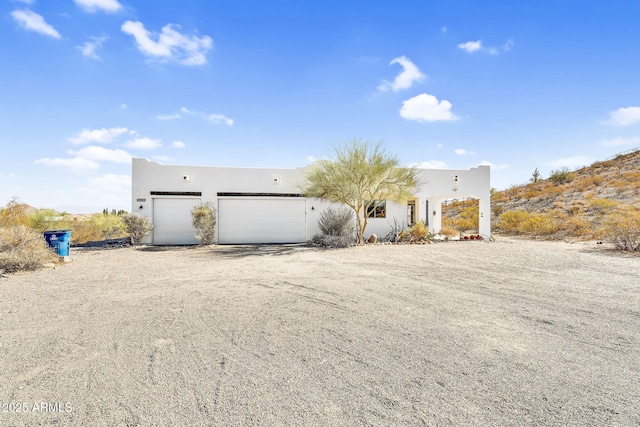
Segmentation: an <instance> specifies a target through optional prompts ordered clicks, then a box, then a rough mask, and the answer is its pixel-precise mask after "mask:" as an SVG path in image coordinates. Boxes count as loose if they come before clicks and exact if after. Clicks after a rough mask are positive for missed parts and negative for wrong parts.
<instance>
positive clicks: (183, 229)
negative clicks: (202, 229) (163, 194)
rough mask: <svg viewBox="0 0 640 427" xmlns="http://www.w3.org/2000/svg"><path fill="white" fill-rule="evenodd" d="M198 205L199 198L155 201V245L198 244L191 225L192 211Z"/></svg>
mask: <svg viewBox="0 0 640 427" xmlns="http://www.w3.org/2000/svg"><path fill="white" fill-rule="evenodd" d="M198 203H200V199H198V198H184V197H181V198H175V199H153V231H152V233H153V244H154V245H191V244H194V243H198V240H197V239H196V230H195V229H194V228H193V226H192V225H191V209H193V207H194V206H195V205H197V204H198Z"/></svg>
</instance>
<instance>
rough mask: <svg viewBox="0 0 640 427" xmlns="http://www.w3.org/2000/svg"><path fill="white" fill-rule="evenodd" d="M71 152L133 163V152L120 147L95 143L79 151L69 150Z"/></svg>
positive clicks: (89, 157) (88, 156) (100, 158)
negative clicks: (109, 146) (102, 145)
mask: <svg viewBox="0 0 640 427" xmlns="http://www.w3.org/2000/svg"><path fill="white" fill-rule="evenodd" d="M69 154H71V155H73V156H77V157H82V158H83V159H89V160H106V161H109V162H116V163H131V157H132V156H131V154H129V153H127V152H126V151H124V150H121V149H119V148H117V149H114V150H110V149H108V148H104V147H98V146H95V145H92V146H89V147H84V148H82V149H80V150H78V151H72V150H69Z"/></svg>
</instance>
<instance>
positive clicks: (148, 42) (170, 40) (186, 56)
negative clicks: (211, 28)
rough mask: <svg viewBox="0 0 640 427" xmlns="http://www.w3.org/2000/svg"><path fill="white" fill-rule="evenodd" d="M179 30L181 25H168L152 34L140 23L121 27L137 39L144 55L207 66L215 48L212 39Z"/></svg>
mask: <svg viewBox="0 0 640 427" xmlns="http://www.w3.org/2000/svg"><path fill="white" fill-rule="evenodd" d="M178 29H180V26H179V25H173V24H167V25H165V26H164V27H162V32H161V33H160V34H158V33H151V32H149V31H147V30H146V29H145V28H144V25H143V24H142V22H139V21H136V22H133V21H126V22H125V23H124V24H122V27H121V30H122V32H123V33H125V34H129V35H131V36H133V37H134V38H135V40H136V44H137V46H138V50H140V52H142V53H143V54H144V55H147V56H150V57H154V58H158V59H161V60H172V61H176V62H178V63H180V64H183V65H204V64H206V63H207V58H206V53H207V51H208V50H210V49H211V48H212V46H213V40H212V39H211V37H209V36H203V37H198V36H195V35H193V36H189V35H185V34H182V33H180V32H179V31H178ZM154 39H155V40H154Z"/></svg>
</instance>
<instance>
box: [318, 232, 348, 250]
mask: <svg viewBox="0 0 640 427" xmlns="http://www.w3.org/2000/svg"><path fill="white" fill-rule="evenodd" d="M308 243H309V244H312V245H317V246H322V247H323V248H348V247H350V246H355V245H356V237H355V235H351V236H349V235H347V236H335V235H334V236H332V235H329V234H316V235H315V236H313V238H312V239H311V240H309V242H308Z"/></svg>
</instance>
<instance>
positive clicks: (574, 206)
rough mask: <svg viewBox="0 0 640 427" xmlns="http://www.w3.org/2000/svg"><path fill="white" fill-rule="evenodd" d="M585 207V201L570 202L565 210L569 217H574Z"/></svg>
mask: <svg viewBox="0 0 640 427" xmlns="http://www.w3.org/2000/svg"><path fill="white" fill-rule="evenodd" d="M586 206H587V201H586V200H572V201H570V202H569V203H568V204H567V206H566V208H565V209H566V212H567V213H568V214H569V215H576V214H578V213H580V212H582V211H583V210H584V208H585V207H586Z"/></svg>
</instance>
